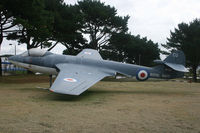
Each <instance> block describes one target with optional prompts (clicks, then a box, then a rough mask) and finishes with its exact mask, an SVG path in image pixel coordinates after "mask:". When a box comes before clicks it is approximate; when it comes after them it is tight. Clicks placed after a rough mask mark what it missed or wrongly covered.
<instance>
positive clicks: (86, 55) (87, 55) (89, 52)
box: [77, 49, 102, 60]
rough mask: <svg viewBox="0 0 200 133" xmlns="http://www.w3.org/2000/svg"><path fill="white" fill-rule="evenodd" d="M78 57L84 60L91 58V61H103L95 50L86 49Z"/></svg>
mask: <svg viewBox="0 0 200 133" xmlns="http://www.w3.org/2000/svg"><path fill="white" fill-rule="evenodd" d="M77 56H78V57H82V58H90V59H99V60H102V57H101V55H100V54H99V52H98V51H97V50H94V49H84V50H83V51H81V52H80V53H79V54H78V55H77Z"/></svg>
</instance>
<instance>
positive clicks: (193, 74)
mask: <svg viewBox="0 0 200 133" xmlns="http://www.w3.org/2000/svg"><path fill="white" fill-rule="evenodd" d="M196 70H197V66H195V65H194V66H192V76H193V81H194V82H197V72H196Z"/></svg>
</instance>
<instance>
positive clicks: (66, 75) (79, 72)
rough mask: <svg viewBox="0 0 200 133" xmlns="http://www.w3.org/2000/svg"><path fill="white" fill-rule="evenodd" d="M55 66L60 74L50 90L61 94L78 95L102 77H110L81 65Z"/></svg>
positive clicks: (95, 69) (101, 71) (105, 73)
mask: <svg viewBox="0 0 200 133" xmlns="http://www.w3.org/2000/svg"><path fill="white" fill-rule="evenodd" d="M56 66H57V67H58V68H59V69H60V72H59V74H58V76H57V78H56V80H55V81H54V83H53V85H52V86H51V88H50V90H51V91H53V92H56V93H61V94H69V95H80V94H81V93H83V92H84V91H86V90H87V89H88V88H89V87H91V86H92V85H94V84H95V83H97V82H98V81H100V80H101V79H103V78H104V77H107V76H111V75H112V74H111V73H107V72H105V71H103V70H99V69H98V70H97V68H94V67H89V66H83V65H75V64H58V65H56ZM113 74H114V73H113Z"/></svg>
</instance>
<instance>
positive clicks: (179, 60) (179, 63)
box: [154, 50, 188, 72]
mask: <svg viewBox="0 0 200 133" xmlns="http://www.w3.org/2000/svg"><path fill="white" fill-rule="evenodd" d="M154 62H155V63H158V64H164V65H166V66H168V67H170V68H171V69H173V70H175V71H178V72H188V70H187V69H186V68H185V55H184V53H183V51H180V50H178V51H173V52H172V53H171V54H170V55H169V56H168V57H167V58H165V59H164V60H163V61H161V60H155V61H154Z"/></svg>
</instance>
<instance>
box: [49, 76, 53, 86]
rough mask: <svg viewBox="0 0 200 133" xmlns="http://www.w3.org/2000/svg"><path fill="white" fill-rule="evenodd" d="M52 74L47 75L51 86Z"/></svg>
mask: <svg viewBox="0 0 200 133" xmlns="http://www.w3.org/2000/svg"><path fill="white" fill-rule="evenodd" d="M52 77H53V76H52V75H49V86H50V87H51V85H52V79H53V78H52Z"/></svg>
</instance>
